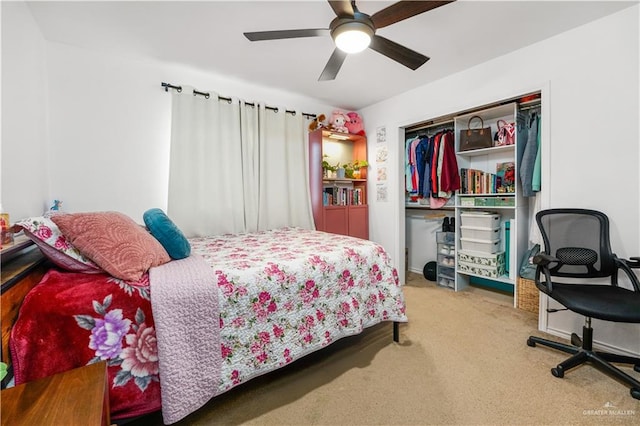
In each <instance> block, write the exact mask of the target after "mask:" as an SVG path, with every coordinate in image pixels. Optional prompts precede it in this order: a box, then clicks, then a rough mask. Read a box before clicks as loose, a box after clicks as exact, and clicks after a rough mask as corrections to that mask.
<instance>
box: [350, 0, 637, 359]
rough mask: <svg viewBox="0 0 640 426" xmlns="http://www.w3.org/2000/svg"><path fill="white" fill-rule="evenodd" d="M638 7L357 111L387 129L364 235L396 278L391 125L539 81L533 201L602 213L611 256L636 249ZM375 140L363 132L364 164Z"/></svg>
mask: <svg viewBox="0 0 640 426" xmlns="http://www.w3.org/2000/svg"><path fill="white" fill-rule="evenodd" d="M639 9H640V6H633V7H630V8H627V9H625V10H623V11H621V12H619V13H616V14H613V15H610V16H608V17H605V18H603V19H600V20H598V21H595V22H593V23H590V24H587V25H584V26H582V27H579V28H576V29H574V30H571V31H568V32H566V33H563V34H560V35H558V36H555V37H553V38H550V39H548V40H545V41H542V42H539V43H537V44H534V45H532V46H529V47H526V48H523V49H520V50H518V51H515V52H513V53H511V54H508V55H505V56H503V57H500V58H496V59H494V60H492V61H489V62H486V63H483V64H481V65H478V66H476V67H474V68H471V69H468V70H465V71H463V72H460V73H458V74H454V75H451V76H449V77H447V78H444V79H441V80H439V81H436V82H434V83H432V84H428V85H425V86H423V87H421V88H419V89H416V90H412V91H410V92H407V93H403V94H399V95H398V96H396V97H394V98H392V99H388V100H386V101H383V102H380V103H378V104H376V105H373V106H370V107H367V108H365V109H363V110H361V111H359V112H360V113H361V115H362V117H363V119H364V122H365V124H366V131H367V134H369V135H375V131H376V128H377V127H379V126H386V129H387V132H386V133H387V141H388V145H389V154H390V158H389V162H390V164H392V165H394V166H395V172H394V171H391V172H390V173H389V179H390V181H389V201H388V202H385V203H383V202H376V200H375V197H370V207H369V211H370V218H369V223H370V238H371V239H372V240H374V241H377V242H379V243H381V244H382V245H383V246H384V247H385V248H386V249H387V250H388V251H389V253H390V254H391V256H392V258H393V259H394V260H395V261H396V265H397V266H398V269H399V272H400V273H401V277H402V274H403V271H404V268H402V267H401V262H402V261H403V259H404V235H403V234H404V230H405V227H404V215H403V214H402V213H401V209H402V205H403V203H404V192H403V180H402V179H403V171H402V167H401V166H402V164H403V157H402V149H403V141H402V139H401V134H402V132H401V130H400V128H402V127H403V126H407V125H410V124H412V123H417V122H420V121H424V120H427V119H430V118H436V117H438V116H441V115H446V114H450V113H455V112H458V111H461V110H464V109H468V108H473V107H477V106H481V105H485V104H488V103H491V102H494V101H498V100H502V99H507V98H511V97H513V96H518V95H521V94H525V93H527V92H531V91H534V90H540V89H543V90H545V93H543V107H544V105H546V107H544V108H543V126H544V129H543V179H544V180H543V191H544V196H543V201H544V203H545V205H543V208H547V207H562V206H574V207H583V208H594V209H598V210H602V211H604V212H605V213H607V214H608V215H609V217H610V219H611V234H612V235H611V237H612V246H613V247H614V248H615V251H616V252H617V254H618V255H619V256H622V257H628V256H634V255H639V254H640V220H639V217H640V190H639V183H640V174H639V172H638V164H639V159H640V149H639V140H640V134H639V128H638V117H639V115H640V110H639V89H640V85H639V81H638V80H639V71H640V70H639V66H638V61H639V30H638V26H639V25H638V21H639V16H640V10H639ZM426 66H427V67H428V64H427V65H426ZM545 110H546V111H545ZM375 144H376V142H375V137H371V138H370V145H369V148H370V152H371V154H372V155H371V156H370V162H371V164H372V165H374V167H375V162H374V161H372V160H375V157H373V155H375V154H374V152H375ZM373 172H374V173H372V175H373V176H375V175H376V173H375V170H373ZM373 185H374V184H373V183H370V188H369V189H370V193H373V192H371V191H374V187H373ZM389 224H392V225H391V226H390V225H389ZM571 322H572V320H571V319H569V318H568V315H564V314H556V316H551V317H550V318H549V324H548V326H549V330H550V331H553V330H555V331H556V332H558V333H564V332H566V331H570V329H571V328H573V325H572V324H571ZM580 325H581V324H580ZM596 326H597V324H596ZM616 330H617V331H611V333H610V334H609V333H608V332H607V334H606V335H607V339H609V338H610V340H609V342H610V343H611V344H613V345H616V346H619V347H622V348H624V349H627V350H629V351H632V352H635V353H640V328H638V327H637V326H631V325H629V327H628V328H626V327H619V326H616ZM600 331H601V333H602V330H600ZM596 333H598V331H596ZM599 337H602V334H600V335H598V336H596V338H599Z"/></svg>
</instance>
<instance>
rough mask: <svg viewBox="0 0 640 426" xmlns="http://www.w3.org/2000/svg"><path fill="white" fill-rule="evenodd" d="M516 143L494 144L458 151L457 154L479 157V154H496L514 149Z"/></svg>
mask: <svg viewBox="0 0 640 426" xmlns="http://www.w3.org/2000/svg"><path fill="white" fill-rule="evenodd" d="M515 148H516V146H515V145H503V146H492V147H491V148H481V149H472V150H469V151H458V152H457V153H456V154H457V155H458V156H460V157H477V156H479V155H488V154H496V153H502V152H509V151H514V150H515Z"/></svg>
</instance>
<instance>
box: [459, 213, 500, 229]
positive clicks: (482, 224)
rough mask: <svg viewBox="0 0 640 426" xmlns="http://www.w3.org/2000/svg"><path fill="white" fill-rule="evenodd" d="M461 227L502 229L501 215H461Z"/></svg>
mask: <svg viewBox="0 0 640 426" xmlns="http://www.w3.org/2000/svg"><path fill="white" fill-rule="evenodd" d="M460 222H461V223H460V226H461V227H462V226H465V227H473V228H484V229H496V228H500V215H499V214H495V213H489V212H477V213H476V212H474V213H467V212H465V213H460Z"/></svg>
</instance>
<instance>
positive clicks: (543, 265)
mask: <svg viewBox="0 0 640 426" xmlns="http://www.w3.org/2000/svg"><path fill="white" fill-rule="evenodd" d="M532 262H533V264H534V265H537V268H536V279H535V281H536V287H538V289H539V290H540V291H542V292H543V293H545V294H551V292H552V291H553V282H552V281H551V272H550V271H549V264H551V263H558V262H560V261H559V260H558V259H556V258H555V257H553V256H551V255H550V254H548V253H545V252H540V253H538V254H536V255H535V256H534V257H533V259H532ZM541 273H542V274H544V281H540V275H541Z"/></svg>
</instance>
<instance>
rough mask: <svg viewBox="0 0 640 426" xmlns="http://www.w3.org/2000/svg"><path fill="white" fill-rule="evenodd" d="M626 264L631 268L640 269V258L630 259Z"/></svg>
mask: <svg viewBox="0 0 640 426" xmlns="http://www.w3.org/2000/svg"><path fill="white" fill-rule="evenodd" d="M625 263H626V264H627V266H628V267H629V268H640V257H637V256H634V257H630V258H629V260H625Z"/></svg>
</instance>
